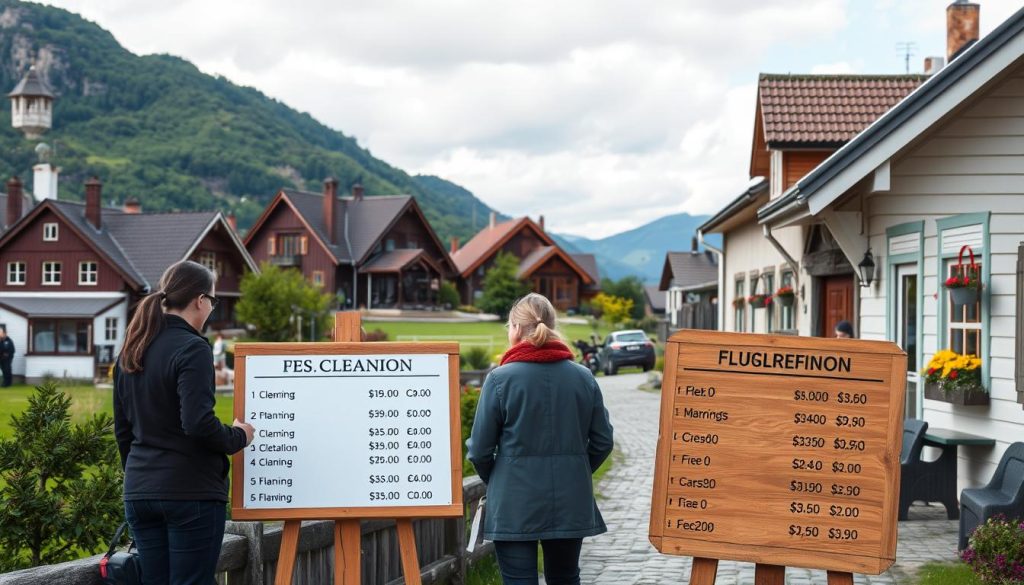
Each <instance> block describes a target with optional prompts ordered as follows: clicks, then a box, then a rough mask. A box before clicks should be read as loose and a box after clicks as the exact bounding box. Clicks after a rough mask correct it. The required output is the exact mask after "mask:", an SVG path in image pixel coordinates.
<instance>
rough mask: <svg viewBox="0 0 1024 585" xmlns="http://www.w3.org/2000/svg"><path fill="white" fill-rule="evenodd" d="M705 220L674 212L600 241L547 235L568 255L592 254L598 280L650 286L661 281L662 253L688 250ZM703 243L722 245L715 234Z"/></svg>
mask: <svg viewBox="0 0 1024 585" xmlns="http://www.w3.org/2000/svg"><path fill="white" fill-rule="evenodd" d="M707 220H708V216H706V215H690V214H687V213H678V214H675V215H668V216H665V217H663V218H661V219H657V220H654V221H652V222H650V223H648V224H644V225H642V226H640V227H638V228H635V229H631V230H629V231H626V232H622V233H620V234H615V235H613V236H608V237H607V238H602V239H600V240H591V239H589V238H584V237H581V236H574V235H566V234H551V235H552V236H553V237H554V239H555V241H557V242H558V245H560V246H563V247H565V248H566V249H568V250H570V251H571V252H574V253H586V254H594V256H596V257H597V266H598V268H599V269H600V271H601V277H602V278H605V277H607V278H611V279H612V280H618V279H620V278H622V277H624V276H631V275H633V276H638V277H640V280H642V281H643V282H645V283H648V284H653V283H656V282H658V279H660V278H661V269H662V267H663V266H664V263H665V253H666V252H669V251H683V250H689V249H690V246H691V244H692V241H691V238H692V237H693V236H694V235H696V233H697V227H698V226H700V225H701V224H702V223H704V222H705V221H707ZM707 240H708V242H709V243H710V244H711V245H712V246H715V247H719V246H721V244H722V238H721V236H720V235H718V234H712V235H710V236H708V238H707Z"/></svg>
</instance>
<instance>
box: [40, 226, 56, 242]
mask: <svg viewBox="0 0 1024 585" xmlns="http://www.w3.org/2000/svg"><path fill="white" fill-rule="evenodd" d="M58 227H59V225H58V224H57V223H44V224H43V241H44V242H56V241H57V234H58V231H57V228H58Z"/></svg>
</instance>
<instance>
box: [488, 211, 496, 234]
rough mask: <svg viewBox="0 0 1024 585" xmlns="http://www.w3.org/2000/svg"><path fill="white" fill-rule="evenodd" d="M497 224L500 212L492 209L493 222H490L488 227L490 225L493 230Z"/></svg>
mask: <svg viewBox="0 0 1024 585" xmlns="http://www.w3.org/2000/svg"><path fill="white" fill-rule="evenodd" d="M496 225H498V214H497V213H495V212H493V211H492V212H491V223H490V224H488V227H490V228H491V229H492V230H493V229H494V226H496Z"/></svg>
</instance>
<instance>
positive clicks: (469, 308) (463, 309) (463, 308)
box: [459, 305, 483, 315]
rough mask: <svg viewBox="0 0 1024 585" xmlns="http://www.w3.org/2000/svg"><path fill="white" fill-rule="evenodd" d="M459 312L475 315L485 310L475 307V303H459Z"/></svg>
mask: <svg viewBox="0 0 1024 585" xmlns="http://www.w3.org/2000/svg"><path fill="white" fill-rule="evenodd" d="M459 312H461V313H472V314H474V315H478V314H480V313H482V312H483V311H481V310H480V309H478V308H476V307H474V306H473V305H459Z"/></svg>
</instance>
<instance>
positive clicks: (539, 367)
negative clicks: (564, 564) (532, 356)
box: [468, 360, 613, 540]
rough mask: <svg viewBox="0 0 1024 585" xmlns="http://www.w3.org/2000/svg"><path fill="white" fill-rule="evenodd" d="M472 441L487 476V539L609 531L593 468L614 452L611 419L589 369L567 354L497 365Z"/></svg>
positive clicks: (476, 461) (489, 378) (475, 460)
mask: <svg viewBox="0 0 1024 585" xmlns="http://www.w3.org/2000/svg"><path fill="white" fill-rule="evenodd" d="M468 447H469V450H468V455H469V460H470V461H472V462H473V466H474V467H475V468H476V471H477V473H479V474H480V479H482V480H483V481H484V482H485V483H487V506H486V512H485V513H484V537H485V538H487V539H489V540H544V539H549V538H582V537H585V536H593V535H595V534H600V533H602V532H604V531H605V530H606V528H605V524H604V520H603V519H602V518H601V513H600V511H598V509H597V503H596V502H595V501H594V491H593V486H592V483H591V474H592V473H593V472H594V471H596V470H597V468H598V467H600V466H601V463H602V462H604V460H605V459H606V458H607V457H608V455H609V454H610V453H611V452H612V447H613V441H612V425H611V421H610V420H609V417H608V410H607V409H606V408H605V407H604V400H603V398H602V396H601V389H600V388H599V387H598V385H597V382H596V381H595V380H594V375H593V374H591V373H590V370H588V369H587V368H585V367H583V366H581V365H579V364H575V363H573V362H572V361H571V360H563V361H559V362H551V363H527V362H513V363H510V364H506V365H504V366H501V367H499V368H496V369H494V370H492V371H491V373H490V374H488V375H487V379H486V380H484V386H483V388H482V389H481V391H480V402H479V403H478V404H477V410H476V417H475V418H474V419H473V431H472V434H471V436H470V438H469V441H468Z"/></svg>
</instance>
